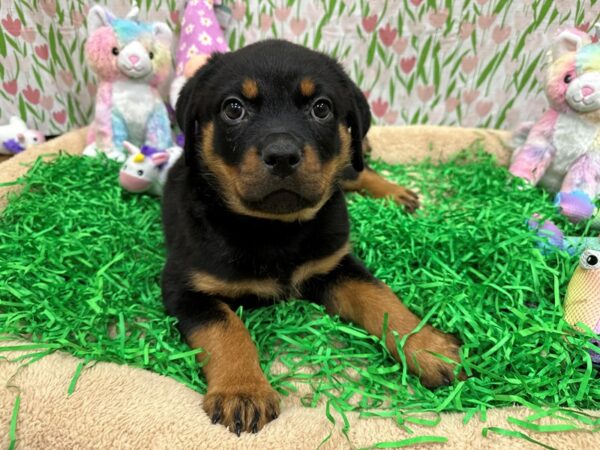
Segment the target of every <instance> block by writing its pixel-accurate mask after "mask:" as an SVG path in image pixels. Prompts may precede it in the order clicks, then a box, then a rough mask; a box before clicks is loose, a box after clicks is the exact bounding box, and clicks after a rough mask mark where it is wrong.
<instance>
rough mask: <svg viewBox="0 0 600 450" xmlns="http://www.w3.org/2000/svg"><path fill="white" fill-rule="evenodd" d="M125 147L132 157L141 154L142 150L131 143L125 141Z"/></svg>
mask: <svg viewBox="0 0 600 450" xmlns="http://www.w3.org/2000/svg"><path fill="white" fill-rule="evenodd" d="M123 147H125V149H126V150H127V152H128V153H129V154H130V155H131V156H133V155H136V154H137V153H140V149H139V148H137V147H136V146H135V145H133V144H132V143H131V142H129V141H123Z"/></svg>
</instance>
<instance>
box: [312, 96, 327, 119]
mask: <svg viewBox="0 0 600 450" xmlns="http://www.w3.org/2000/svg"><path fill="white" fill-rule="evenodd" d="M311 114H312V116H313V117H314V118H315V119H317V120H319V121H324V120H327V119H329V118H330V117H331V115H332V113H331V102H330V101H329V100H327V99H326V98H319V99H317V100H316V101H315V102H314V103H313V106H312V110H311Z"/></svg>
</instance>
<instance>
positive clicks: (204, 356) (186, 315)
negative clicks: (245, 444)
mask: <svg viewBox="0 0 600 450" xmlns="http://www.w3.org/2000/svg"><path fill="white" fill-rule="evenodd" d="M171 304H172V303H171ZM175 305H176V306H175V308H174V311H173V313H174V315H175V316H176V317H178V318H179V321H180V323H179V325H180V328H181V330H182V332H183V333H184V334H185V337H186V339H187V341H188V343H189V345H190V346H191V347H192V348H202V349H203V350H204V351H203V352H202V353H199V354H198V356H197V359H198V362H200V363H201V364H203V366H202V370H203V371H204V375H205V376H206V381H207V382H208V391H207V393H206V395H205V396H204V402H203V407H204V410H205V411H206V413H207V414H208V416H209V417H210V419H211V420H212V422H213V423H217V422H219V423H222V424H223V425H225V426H226V427H228V428H229V429H230V430H231V431H234V432H235V433H236V434H237V435H238V436H239V435H240V433H241V432H242V431H247V432H253V433H256V432H257V431H258V430H260V429H261V428H262V427H263V426H264V425H265V424H267V423H268V422H270V421H271V420H273V419H275V418H276V417H277V416H278V415H279V396H278V394H277V392H275V390H274V389H273V388H272V387H271V385H270V384H269V382H268V381H267V379H266V377H265V375H264V373H263V371H262V370H261V368H260V364H259V359H258V353H257V350H256V347H255V345H254V343H253V342H252V339H251V338H250V334H249V333H248V330H247V329H246V327H245V326H244V324H243V323H242V321H241V320H240V318H239V317H238V316H237V315H236V314H235V313H234V312H233V311H232V310H231V308H229V306H228V305H227V304H225V303H224V302H222V301H219V300H218V299H215V298H213V297H210V296H206V295H204V294H201V293H197V292H189V291H188V292H183V293H180V294H179V297H178V298H177V302H176V304H175Z"/></svg>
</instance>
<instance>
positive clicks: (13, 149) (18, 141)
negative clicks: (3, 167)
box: [0, 116, 45, 155]
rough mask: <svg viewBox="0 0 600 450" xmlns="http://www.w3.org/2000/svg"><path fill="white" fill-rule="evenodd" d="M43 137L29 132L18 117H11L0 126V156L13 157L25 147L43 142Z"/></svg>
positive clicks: (40, 134) (38, 133)
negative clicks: (6, 122)
mask: <svg viewBox="0 0 600 450" xmlns="http://www.w3.org/2000/svg"><path fill="white" fill-rule="evenodd" d="M44 140H45V138H44V135H43V134H42V133H41V132H40V131H37V130H30V129H29V128H27V124H26V123H25V122H23V120H22V119H21V118H20V117H16V116H13V117H11V118H10V119H9V121H8V124H6V125H1V126H0V155H15V154H17V153H21V152H22V151H23V150H25V149H26V148H27V147H30V146H32V145H36V144H41V143H42V142H44Z"/></svg>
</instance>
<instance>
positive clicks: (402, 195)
mask: <svg viewBox="0 0 600 450" xmlns="http://www.w3.org/2000/svg"><path fill="white" fill-rule="evenodd" d="M389 196H390V197H391V199H392V200H394V201H395V202H396V203H398V204H399V205H402V206H404V207H405V208H406V211H408V212H409V213H413V212H415V210H416V209H417V208H418V207H419V196H418V195H417V194H415V193H414V192H413V191H411V190H410V189H406V188H404V187H402V186H397V185H392V186H391V187H390V195H389Z"/></svg>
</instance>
